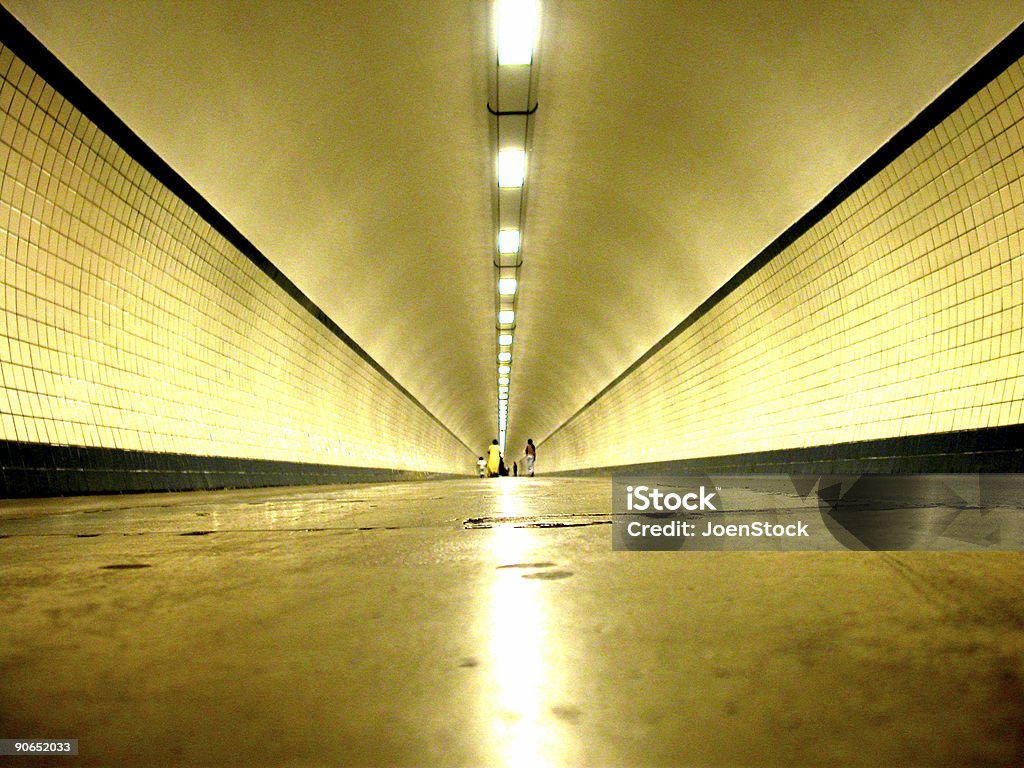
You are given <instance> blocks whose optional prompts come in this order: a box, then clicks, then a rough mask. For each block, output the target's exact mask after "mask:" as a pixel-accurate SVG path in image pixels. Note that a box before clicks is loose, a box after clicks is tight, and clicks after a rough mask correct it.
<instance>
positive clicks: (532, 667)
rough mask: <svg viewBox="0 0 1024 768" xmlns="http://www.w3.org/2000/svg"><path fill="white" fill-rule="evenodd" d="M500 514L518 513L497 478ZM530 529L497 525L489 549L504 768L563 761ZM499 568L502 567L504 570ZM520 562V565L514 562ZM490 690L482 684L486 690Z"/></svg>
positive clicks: (496, 726) (494, 707)
mask: <svg viewBox="0 0 1024 768" xmlns="http://www.w3.org/2000/svg"><path fill="white" fill-rule="evenodd" d="M502 486H503V487H502V489H501V493H500V494H499V497H498V502H499V504H498V509H499V514H500V515H501V516H502V517H515V516H517V515H519V514H521V511H520V509H519V499H518V498H517V497H518V494H517V493H516V488H515V486H514V485H513V484H511V483H502ZM537 545H538V542H537V541H536V531H535V529H531V528H516V527H513V526H512V525H497V526H495V527H494V529H493V538H492V540H491V551H492V554H493V556H494V562H495V563H496V564H497V567H496V568H495V571H494V581H493V583H492V585H491V594H490V600H489V606H490V617H489V625H488V637H489V653H488V658H489V659H490V662H491V664H490V669H491V671H492V677H493V687H492V688H491V689H490V692H489V694H485V695H487V696H488V697H489V699H490V700H489V701H485V702H483V704H484V712H486V713H489V717H490V720H491V733H492V738H493V747H494V750H495V753H496V758H497V759H498V761H499V762H500V763H501V764H504V765H508V766H526V765H528V766H538V767H543V766H547V765H554V764H561V762H562V761H561V759H560V755H559V750H558V744H557V737H558V734H557V733H555V732H553V730H554V728H555V724H554V723H552V722H551V720H550V718H549V716H548V706H549V702H548V698H549V692H548V689H547V686H548V684H549V681H550V680H551V679H552V674H551V673H552V671H553V670H550V669H549V668H548V666H549V662H550V656H549V655H548V654H547V653H546V652H545V649H547V648H549V645H548V637H547V635H548V616H547V607H548V606H547V603H546V600H545V597H546V593H545V592H544V591H543V589H544V585H543V584H542V583H539V582H537V581H534V580H531V579H524V578H523V575H524V572H526V571H528V569H527V568H523V567H522V566H527V565H529V564H531V563H536V562H537V555H536V549H537ZM502 566H504V567H502ZM513 566H519V567H513ZM487 689H488V687H487V686H485V691H486V690H487Z"/></svg>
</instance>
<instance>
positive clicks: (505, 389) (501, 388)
mask: <svg viewBox="0 0 1024 768" xmlns="http://www.w3.org/2000/svg"><path fill="white" fill-rule="evenodd" d="M498 391H499V392H508V387H498Z"/></svg>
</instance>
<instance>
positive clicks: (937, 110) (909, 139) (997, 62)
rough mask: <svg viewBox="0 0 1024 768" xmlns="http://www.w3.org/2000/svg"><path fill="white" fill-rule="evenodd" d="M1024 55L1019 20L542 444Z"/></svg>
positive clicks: (1023, 25)
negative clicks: (996, 42) (1004, 36)
mask: <svg viewBox="0 0 1024 768" xmlns="http://www.w3.org/2000/svg"><path fill="white" fill-rule="evenodd" d="M1022 56H1024V24H1021V25H1020V26H1019V27H1017V28H1016V29H1015V30H1013V32H1011V33H1010V34H1009V35H1007V36H1006V38H1005V39H1004V40H1003V41H1002V42H1000V43H999V44H998V45H996V46H995V47H994V48H993V49H992V50H991V51H989V52H988V53H987V54H985V56H983V57H982V58H981V60H980V61H978V63H977V64H975V65H974V66H973V67H971V68H970V69H969V70H967V72H965V73H964V74H963V75H962V76H961V77H960V78H959V79H958V80H957V81H956V82H955V83H953V84H952V85H951V86H950V87H949V88H947V89H946V90H945V91H944V92H943V93H942V94H941V95H940V96H939V97H938V98H937V99H935V101H933V102H932V103H931V104H929V105H928V106H927V107H925V108H924V109H923V110H922V111H921V113H920V114H918V115H917V117H915V118H914V119H913V120H911V121H910V123H908V124H907V125H906V126H905V127H904V128H903V129H901V130H900V131H899V132H897V133H896V135H894V136H893V137H892V138H891V139H889V141H887V142H886V143H885V144H883V145H882V147H881V148H880V149H879V150H878V151H877V152H875V153H874V154H873V155H872V156H871V157H869V158H868V159H867V160H865V161H864V162H863V163H862V164H861V165H860V166H858V167H857V168H856V169H855V170H854V171H853V173H851V174H850V175H849V176H847V177H846V178H845V179H844V180H843V181H841V182H840V183H839V186H837V187H836V188H835V189H833V190H832V191H831V192H830V193H829V194H828V195H827V196H826V197H825V199H824V200H822V201H821V202H820V203H818V204H817V205H816V206H814V207H813V208H812V209H811V210H810V211H808V212H807V213H806V214H804V215H803V216H802V217H801V218H800V219H799V220H797V221H796V223H794V224H793V225H792V226H791V227H789V229H787V230H786V231H785V232H783V233H782V234H781V235H779V236H778V237H777V238H776V239H775V240H774V241H773V242H772V243H770V244H769V245H768V246H767V247H766V248H765V249H764V250H763V251H761V252H760V253H759V254H758V255H757V256H755V257H754V258H753V259H751V260H750V261H749V262H748V263H747V265H746V266H744V267H743V268H742V269H740V271H739V272H737V273H736V274H735V275H733V277H732V278H731V279H730V280H729V281H728V282H727V283H725V285H723V286H722V287H721V288H719V289H718V290H717V291H715V292H714V293H713V294H712V295H711V296H710V297H709V298H708V299H707V300H706V301H705V302H704V303H703V304H701V305H700V306H699V307H697V309H695V310H694V311H693V312H691V313H690V314H689V315H688V316H687V317H686V318H685V319H684V320H683V321H682V322H681V323H680V324H679V325H677V326H676V327H675V328H673V329H672V330H671V331H669V332H668V333H667V334H665V336H663V337H662V338H661V339H660V340H659V341H658V342H656V343H655V344H654V346H652V347H651V348H650V349H648V350H647V351H646V352H644V354H643V355H641V356H640V357H639V358H638V359H637V360H636V361H635V362H634V363H633V364H632V365H630V366H629V367H628V368H626V370H624V371H623V372H622V373H620V374H619V375H618V376H616V377H615V378H614V379H612V381H611V382H610V383H609V384H608V385H607V386H606V387H604V389H602V390H601V391H600V392H598V393H597V394H596V395H594V396H593V397H592V398H590V400H588V401H587V402H586V403H585V404H584V405H583V406H582V407H581V408H580V409H579V410H578V411H576V412H575V413H574V414H573V415H572V416H570V417H569V418H568V419H566V420H565V421H564V422H562V424H561V425H560V426H558V427H557V428H556V429H555V430H554V431H553V432H552V433H551V434H549V435H548V436H547V437H545V438H544V440H542V441H541V442H540V443H538V447H540V446H541V445H543V444H544V442H546V441H548V440H550V439H551V438H552V437H554V436H555V435H556V434H558V433H559V432H560V431H561V430H562V429H564V428H565V427H566V426H567V425H568V424H570V423H571V422H572V421H573V419H575V418H576V417H577V416H579V415H580V414H581V413H583V412H584V411H585V410H587V408H589V407H590V406H592V405H593V404H594V403H596V402H597V401H598V400H600V399H601V398H602V397H604V396H605V395H606V394H607V393H608V392H609V391H610V390H612V389H613V388H614V387H615V386H616V385H618V384H619V383H620V382H621V381H622V380H623V379H625V378H626V377H627V376H629V375H630V374H631V373H633V371H635V370H636V369H637V368H639V367H640V366H641V365H643V364H644V363H645V362H647V361H648V360H649V359H650V358H652V357H653V356H654V355H656V354H657V353H658V352H659V351H660V350H661V349H662V348H664V347H665V346H666V345H668V344H669V343H671V342H672V340H673V339H675V338H676V337H677V336H679V335H680V334H681V333H683V332H684V331H685V330H686V329H687V328H689V327H690V326H691V325H693V324H694V323H696V322H697V321H698V320H700V318H701V317H703V316H704V315H705V314H707V313H708V312H709V311H710V310H711V309H712V308H713V307H715V305H717V304H718V303H719V302H720V301H722V300H723V299H724V298H725V297H726V296H728V295H729V294H730V293H732V292H733V291H734V290H736V289H737V288H738V287H739V286H740V285H742V284H743V283H744V282H746V281H747V279H749V278H750V277H751V276H753V275H754V273H756V272H757V271H758V270H759V269H761V267H763V266H765V265H766V264H767V263H768V262H770V261H771V260H772V259H774V258H775V257H776V256H778V255H779V254H780V253H782V252H783V251H784V250H786V248H788V247H789V246H791V245H792V244H793V243H795V242H796V241H797V240H798V239H799V238H800V237H801V236H802V235H804V234H806V233H807V232H808V231H810V230H811V229H812V228H813V227H814V226H815V225H816V224H818V222H820V221H821V220H822V219H824V218H825V217H826V216H827V215H828V214H830V213H831V212H832V211H833V210H834V209H836V208H837V207H838V206H839V205H840V204H841V203H842V202H843V201H844V200H846V199H847V198H848V197H850V196H851V195H852V194H853V193H854V192H856V191H857V190H858V189H860V188H861V187H862V186H864V184H866V183H867V182H868V181H870V180H871V179H872V178H874V177H875V176H876V175H878V174H879V173H880V172H881V171H882V170H884V169H885V168H886V166H888V165H889V164H890V163H892V162H893V160H895V159H896V158H897V157H899V156H900V155H901V154H903V153H904V152H905V151H907V150H908V149H909V148H910V147H911V146H913V145H914V144H915V143H916V142H918V141H919V140H920V139H921V138H923V137H924V136H925V134H927V133H928V131H930V130H932V129H933V128H935V127H936V126H937V125H938V124H939V123H941V122H942V121H943V120H945V119H946V118H947V117H949V116H950V115H951V114H953V112H955V111H956V110H957V109H959V108H960V107H961V106H963V105H964V103H966V102H967V100H968V99H970V98H971V97H972V96H974V95H975V94H976V93H978V91H980V90H981V89H982V88H984V87H985V86H986V85H988V84H989V83H990V82H992V81H993V80H994V79H995V78H997V77H998V76H999V75H1001V74H1002V73H1003V72H1005V71H1006V69H1007V68H1008V67H1009V66H1010V65H1011V64H1013V63H1014V62H1015V61H1017V60H1018V59H1020V58H1021V57H1022Z"/></svg>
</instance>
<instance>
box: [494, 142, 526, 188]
mask: <svg viewBox="0 0 1024 768" xmlns="http://www.w3.org/2000/svg"><path fill="white" fill-rule="evenodd" d="M525 181H526V152H525V151H523V150H522V149H503V150H501V152H499V153H498V186H499V187H504V188H509V187H521V186H523V182H525Z"/></svg>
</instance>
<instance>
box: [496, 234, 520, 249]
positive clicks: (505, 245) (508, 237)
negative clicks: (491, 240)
mask: <svg viewBox="0 0 1024 768" xmlns="http://www.w3.org/2000/svg"><path fill="white" fill-rule="evenodd" d="M518 252H519V230H518V229H502V230H499V231H498V253H501V254H505V255H508V254H514V253H518Z"/></svg>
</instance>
